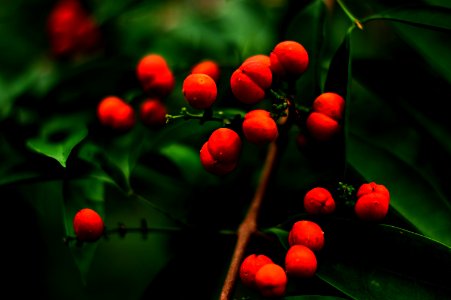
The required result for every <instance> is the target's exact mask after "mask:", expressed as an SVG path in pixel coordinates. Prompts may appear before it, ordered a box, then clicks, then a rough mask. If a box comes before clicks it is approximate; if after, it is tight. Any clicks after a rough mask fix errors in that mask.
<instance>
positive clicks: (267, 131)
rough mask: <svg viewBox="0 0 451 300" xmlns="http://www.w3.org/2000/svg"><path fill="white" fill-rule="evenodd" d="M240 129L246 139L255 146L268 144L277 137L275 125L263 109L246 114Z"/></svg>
mask: <svg viewBox="0 0 451 300" xmlns="http://www.w3.org/2000/svg"><path fill="white" fill-rule="evenodd" d="M242 128H243V134H244V136H245V137H246V139H247V140H248V141H249V142H251V143H253V144H256V145H264V144H267V143H270V142H272V141H274V140H275V139H276V138H277V136H278V135H279V132H278V128H277V123H276V122H275V121H274V119H273V118H272V117H271V115H270V113H269V111H267V110H263V109H255V110H251V111H249V112H248V113H246V115H245V116H244V121H243V125H242Z"/></svg>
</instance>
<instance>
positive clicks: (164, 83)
mask: <svg viewBox="0 0 451 300" xmlns="http://www.w3.org/2000/svg"><path fill="white" fill-rule="evenodd" d="M136 76H137V78H138V80H139V82H140V83H141V86H142V88H143V90H144V91H145V92H146V93H147V94H148V95H149V96H151V97H158V98H165V97H167V96H168V95H169V94H170V93H171V92H172V91H173V89H174V86H175V77H174V75H173V74H172V71H171V69H170V68H169V66H168V64H167V62H166V59H165V58H164V57H163V56H161V55H160V54H156V53H151V54H147V55H145V56H144V57H142V58H141V59H140V60H139V62H138V64H137V66H136Z"/></svg>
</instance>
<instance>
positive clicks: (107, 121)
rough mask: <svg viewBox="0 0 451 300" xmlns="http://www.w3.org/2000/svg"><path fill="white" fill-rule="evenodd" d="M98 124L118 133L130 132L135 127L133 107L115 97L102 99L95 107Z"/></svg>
mask: <svg viewBox="0 0 451 300" xmlns="http://www.w3.org/2000/svg"><path fill="white" fill-rule="evenodd" d="M97 117H98V119H99V122H100V123H101V124H102V125H103V126H106V127H110V128H112V129H114V130H118V131H127V130H130V129H131V128H132V127H133V126H134V125H135V112H134V110H133V107H132V106H130V105H129V104H128V103H126V102H125V101H123V100H122V99H121V98H119V97H116V96H108V97H105V98H103V99H102V100H101V101H100V103H99V105H98V106H97Z"/></svg>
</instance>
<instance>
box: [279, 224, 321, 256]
mask: <svg viewBox="0 0 451 300" xmlns="http://www.w3.org/2000/svg"><path fill="white" fill-rule="evenodd" d="M288 244H289V245H290V246H293V245H304V246H306V247H308V248H310V249H311V250H313V251H319V250H321V249H322V248H323V247H324V232H323V230H322V228H321V227H320V226H319V225H318V224H317V223H315V222H313V221H309V220H301V221H297V222H295V223H294V224H293V226H292V228H291V230H290V232H289V234H288Z"/></svg>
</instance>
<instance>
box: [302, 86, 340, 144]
mask: <svg viewBox="0 0 451 300" xmlns="http://www.w3.org/2000/svg"><path fill="white" fill-rule="evenodd" d="M344 108H345V100H344V99H343V97H341V96H340V95H338V94H336V93H332V92H326V93H322V94H321V95H319V96H318V97H316V99H315V100H314V101H313V103H312V112H311V113H310V114H309V116H308V117H307V120H306V126H307V130H308V131H309V133H310V135H311V136H312V137H313V138H314V139H316V140H317V141H321V142H325V141H329V140H331V139H333V138H334V137H335V136H336V135H337V134H338V133H339V132H340V130H341V124H340V122H341V120H342V119H343V113H344Z"/></svg>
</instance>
